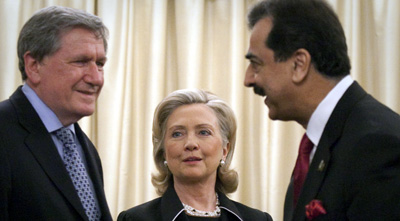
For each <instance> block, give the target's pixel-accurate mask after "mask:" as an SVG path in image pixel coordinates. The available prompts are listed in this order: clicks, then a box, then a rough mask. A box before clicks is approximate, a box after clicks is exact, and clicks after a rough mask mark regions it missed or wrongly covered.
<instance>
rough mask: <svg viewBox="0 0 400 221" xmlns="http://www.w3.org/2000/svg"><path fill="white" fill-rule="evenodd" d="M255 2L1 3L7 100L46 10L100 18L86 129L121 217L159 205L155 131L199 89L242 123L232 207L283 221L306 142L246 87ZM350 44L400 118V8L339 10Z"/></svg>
mask: <svg viewBox="0 0 400 221" xmlns="http://www.w3.org/2000/svg"><path fill="white" fill-rule="evenodd" d="M254 2H255V0H233V1H231V0H118V1H111V0H84V1H81V0H74V1H73V0H58V1H57V0H53V1H49V0H48V1H45V0H0V28H1V30H3V31H2V32H1V34H0V52H1V53H0V100H4V99H6V98H7V97H8V96H10V95H11V93H12V92H13V91H14V90H15V89H16V87H17V86H18V85H20V84H21V83H22V82H21V78H20V73H19V71H18V66H17V63H18V62H17V55H16V42H17V37H18V33H19V30H20V29H21V27H22V25H23V24H24V23H25V21H26V20H27V19H28V18H29V17H30V16H31V15H32V14H33V13H34V12H35V11H36V10H38V9H40V8H42V7H45V6H49V5H63V6H69V7H74V8H79V9H84V10H87V11H88V12H91V13H96V14H97V15H99V16H100V17H101V18H102V19H103V21H104V23H105V24H106V25H107V27H108V28H109V30H110V39H109V51H108V59H109V60H108V62H107V64H106V66H105V71H106V73H105V85H104V87H103V91H102V94H101V96H100V98H99V101H98V103H97V110H96V113H95V114H94V115H93V116H91V117H87V118H84V119H82V120H81V121H80V124H81V126H82V127H83V128H84V130H85V131H86V132H87V134H88V135H89V136H90V138H91V139H92V141H93V142H94V143H95V145H96V146H97V149H98V151H99V154H100V157H101V158H102V163H103V170H104V179H105V191H106V194H107V198H108V202H109V206H110V209H111V212H112V214H113V217H114V218H116V216H117V215H118V213H119V212H120V211H122V210H125V209H127V208H130V207H133V206H136V205H138V204H140V203H143V202H146V201H148V200H151V199H153V198H155V197H157V196H156V194H155V191H154V188H153V186H152V185H151V182H150V175H151V173H152V172H154V166H153V161H152V144H151V123H152V118H153V111H154V108H155V106H156V105H157V104H158V102H159V101H160V100H161V99H162V98H163V97H164V96H166V95H167V94H168V93H170V92H172V91H173V90H176V89H180V88H188V87H197V88H202V89H206V90H210V91H212V92H214V93H216V94H217V95H219V96H220V97H221V98H223V99H224V100H226V101H227V102H228V103H229V104H230V105H231V107H232V108H233V109H234V111H235V113H236V117H237V120H238V138H237V139H238V140H237V146H236V151H235V154H234V159H233V165H232V167H234V168H235V169H237V171H238V172H239V176H240V181H239V182H240V183H239V188H238V191H237V192H235V193H234V194H232V195H231V198H232V199H234V200H237V201H240V202H242V203H244V204H247V205H249V206H252V207H255V208H258V209H260V210H263V211H267V212H269V213H270V214H271V215H272V216H273V218H274V219H275V220H282V211H283V201H284V196H285V192H286V188H287V185H288V182H289V178H290V175H291V172H292V169H293V166H294V162H295V159H296V156H297V148H298V143H299V142H300V136H301V134H302V133H303V132H304V129H303V128H301V127H300V126H299V125H297V124H296V123H294V122H275V121H271V120H269V119H268V109H267V108H266V106H265V105H264V104H263V101H262V98H261V97H258V96H255V95H254V94H253V92H252V90H251V89H247V88H245V87H244V86H243V78H244V72H245V69H246V66H247V64H248V63H247V61H245V59H244V54H245V53H246V51H247V47H248V38H249V35H250V32H249V30H248V29H247V26H246V14H247V11H248V8H249V7H250V6H251V5H252V4H253V3H254ZM329 2H330V3H331V4H332V6H333V8H334V10H335V11H336V12H337V13H338V15H339V18H340V20H341V22H342V24H343V27H344V29H345V32H346V35H347V43H348V46H349V54H350V57H351V61H352V76H353V78H354V79H356V80H357V81H359V82H360V84H361V85H362V86H363V87H364V88H365V89H366V90H367V91H368V92H370V93H371V94H372V95H373V96H375V97H376V98H377V99H378V100H380V101H381V102H383V103H385V104H386V105H388V106H389V107H391V108H392V109H394V110H395V111H396V112H398V113H399V112H400V87H399V85H400V84H399V83H400V79H399V78H400V77H399V73H400V59H399V58H400V25H399V24H400V14H399V13H398V11H399V10H400V1H398V0H380V1H374V0H351V1H348V0H329Z"/></svg>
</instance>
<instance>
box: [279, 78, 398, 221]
mask: <svg viewBox="0 0 400 221" xmlns="http://www.w3.org/2000/svg"><path fill="white" fill-rule="evenodd" d="M291 191H292V189H291V188H289V189H288V193H287V197H286V202H285V220H290V215H291V214H290V208H291V206H292V205H291V204H292V198H291V197H292V192H291ZM314 199H318V200H321V201H322V205H323V207H324V208H325V210H326V212H327V214H326V215H320V216H318V217H317V218H316V219H314V220H400V117H399V115H398V114H397V113H395V112H393V111H392V110H390V109H389V108H388V107H386V106H384V105H383V104H381V103H379V102H378V101H377V100H375V99H374V98H373V97H371V96H370V95H368V94H367V93H366V92H365V91H364V90H363V89H362V88H361V87H360V86H359V84H358V83H356V82H354V83H353V84H352V85H351V86H350V87H349V89H348V90H347V91H346V92H345V94H344V95H343V97H342V98H341V99H340V100H339V102H338V104H337V105H336V107H335V109H334V111H333V113H332V115H331V117H330V118H329V120H328V122H327V124H326V126H325V129H324V131H323V134H322V137H321V140H320V142H319V144H318V148H317V151H316V153H315V155H314V158H313V160H312V163H311V165H310V169H309V172H308V175H307V178H306V180H305V183H304V186H303V189H302V192H301V193H300V197H299V201H298V206H297V207H296V209H295V210H294V213H293V219H292V220H306V216H305V213H306V211H305V206H306V205H307V204H309V203H310V202H311V201H312V200H314Z"/></svg>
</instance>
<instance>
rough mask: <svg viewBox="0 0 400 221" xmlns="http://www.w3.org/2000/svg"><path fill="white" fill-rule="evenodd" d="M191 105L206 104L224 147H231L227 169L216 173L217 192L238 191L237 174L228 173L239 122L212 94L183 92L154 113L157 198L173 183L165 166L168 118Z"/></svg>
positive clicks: (154, 183)
mask: <svg viewBox="0 0 400 221" xmlns="http://www.w3.org/2000/svg"><path fill="white" fill-rule="evenodd" d="M189 104H205V105H207V106H208V107H209V108H211V109H212V110H213V111H214V113H215V115H216V117H217V119H218V124H219V127H220V130H221V136H222V140H223V144H224V145H227V144H228V143H229V146H230V148H229V152H228V154H227V157H226V160H225V165H224V166H221V167H219V168H218V169H217V170H218V171H217V181H216V184H215V188H216V190H217V191H220V192H222V193H224V194H227V193H232V192H234V191H236V189H237V186H238V182H239V180H238V174H237V172H236V171H235V170H233V169H229V166H230V164H231V162H232V156H233V152H234V150H235V142H236V119H235V115H234V113H233V110H232V109H231V108H230V107H229V106H228V104H227V103H226V102H225V101H223V100H221V99H220V98H219V97H217V96H216V95H214V94H213V93H210V92H207V91H204V90H200V89H182V90H177V91H174V92H172V93H171V94H169V95H168V96H167V97H165V98H164V99H163V100H162V101H161V102H160V103H159V104H158V106H157V108H156V110H155V112H154V118H153V158H154V163H155V165H156V168H157V170H158V173H156V174H152V178H151V182H152V183H153V185H154V187H155V188H156V190H157V194H159V195H162V194H164V192H165V191H166V189H167V188H168V186H169V185H171V184H172V183H173V179H172V174H171V172H170V171H169V170H168V168H167V167H166V166H165V165H164V161H165V157H164V156H165V149H164V136H165V131H166V125H167V121H168V118H169V116H170V115H171V114H172V112H173V111H174V110H175V109H176V108H178V107H180V106H182V105H189Z"/></svg>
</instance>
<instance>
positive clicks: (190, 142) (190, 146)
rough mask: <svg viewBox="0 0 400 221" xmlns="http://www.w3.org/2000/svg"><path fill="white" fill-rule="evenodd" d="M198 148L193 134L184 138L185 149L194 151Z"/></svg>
mask: <svg viewBox="0 0 400 221" xmlns="http://www.w3.org/2000/svg"><path fill="white" fill-rule="evenodd" d="M198 149H199V143H198V142H197V139H196V138H195V136H193V135H189V136H188V138H187V139H186V143H185V150H188V151H194V150H198Z"/></svg>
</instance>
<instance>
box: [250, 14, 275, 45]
mask: <svg viewBox="0 0 400 221" xmlns="http://www.w3.org/2000/svg"><path fill="white" fill-rule="evenodd" d="M272 25H273V24H272V20H271V18H269V17H266V18H263V19H260V20H259V21H258V22H257V23H256V24H255V25H254V27H253V30H252V32H251V36H250V46H254V47H261V46H264V47H266V46H265V41H266V39H267V37H268V35H269V33H270V32H271V29H272Z"/></svg>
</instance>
